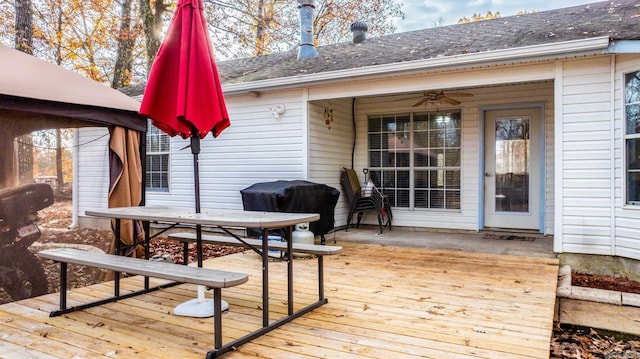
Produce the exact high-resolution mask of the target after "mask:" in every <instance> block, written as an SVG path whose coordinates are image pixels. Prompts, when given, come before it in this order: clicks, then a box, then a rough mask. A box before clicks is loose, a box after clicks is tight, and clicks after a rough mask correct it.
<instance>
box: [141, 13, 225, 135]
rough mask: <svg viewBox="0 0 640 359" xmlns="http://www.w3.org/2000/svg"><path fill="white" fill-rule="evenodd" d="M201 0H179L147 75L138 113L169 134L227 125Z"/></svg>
mask: <svg viewBox="0 0 640 359" xmlns="http://www.w3.org/2000/svg"><path fill="white" fill-rule="evenodd" d="M203 6H204V5H203V0H180V1H179V2H178V5H177V9H176V12H175V14H174V16H173V20H172V21H171V25H170V27H169V31H168V33H167V37H166V39H165V40H164V41H163V43H162V45H161V46H160V49H159V51H158V55H157V56H156V59H155V61H154V64H153V67H152V68H151V72H150V74H149V81H148V82H147V86H146V89H145V92H144V96H143V98H142V104H141V106H140V114H141V115H144V116H147V117H149V118H151V120H152V123H153V125H154V126H156V127H158V128H159V129H161V130H162V131H164V132H166V133H167V134H169V135H170V136H175V135H180V136H181V137H182V138H188V137H192V136H194V135H197V136H198V137H200V138H204V137H205V136H206V135H207V133H209V132H211V133H212V134H213V136H214V137H217V136H218V135H220V133H221V132H222V131H223V130H224V129H225V128H227V127H229V125H230V124H231V123H230V121H229V115H228V113H227V108H226V105H225V102H224V97H223V94H222V88H221V86H220V80H219V77H218V70H217V68H216V64H215V60H214V57H213V51H212V48H211V43H210V41H209V36H208V30H207V22H206V20H205V18H204V12H203V10H204V9H203Z"/></svg>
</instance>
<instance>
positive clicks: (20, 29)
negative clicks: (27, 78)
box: [15, 0, 33, 54]
mask: <svg viewBox="0 0 640 359" xmlns="http://www.w3.org/2000/svg"><path fill="white" fill-rule="evenodd" d="M15 6H16V26H15V30H16V38H15V43H16V49H18V50H20V51H22V52H26V53H27V54H33V12H32V10H31V0H16V5H15Z"/></svg>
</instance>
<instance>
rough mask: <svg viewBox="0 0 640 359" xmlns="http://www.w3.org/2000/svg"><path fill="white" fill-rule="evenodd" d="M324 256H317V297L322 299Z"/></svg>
mask: <svg viewBox="0 0 640 359" xmlns="http://www.w3.org/2000/svg"><path fill="white" fill-rule="evenodd" d="M322 258H324V256H318V299H319V300H323V299H324V260H323V259H322Z"/></svg>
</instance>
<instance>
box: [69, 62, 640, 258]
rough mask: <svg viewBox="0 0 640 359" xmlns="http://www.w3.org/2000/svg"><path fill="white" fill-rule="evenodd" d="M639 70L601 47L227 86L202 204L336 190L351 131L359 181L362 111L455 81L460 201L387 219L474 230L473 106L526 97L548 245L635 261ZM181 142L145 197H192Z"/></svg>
mask: <svg viewBox="0 0 640 359" xmlns="http://www.w3.org/2000/svg"><path fill="white" fill-rule="evenodd" d="M638 69H640V59H638V57H637V56H632V55H615V56H614V55H601V56H592V57H583V58H579V59H567V60H562V61H555V62H540V63H535V64H530V65H524V64H523V65H517V66H516V65H514V66H496V67H492V68H481V69H477V70H469V71H457V72H439V73H431V74H423V75H419V76H418V75H413V76H410V77H409V76H402V75H398V76H394V77H390V78H387V79H369V80H363V81H352V82H346V83H341V84H339V85H336V84H334V85H314V86H311V87H307V88H301V89H290V90H282V91H273V92H269V91H265V92H263V93H261V94H259V96H254V95H251V94H243V95H230V96H227V98H226V99H227V106H228V109H229V112H230V114H231V117H232V119H231V121H232V126H231V127H230V128H228V129H227V130H225V131H224V132H223V133H222V135H221V136H220V137H219V138H217V139H213V138H212V137H211V136H209V137H207V138H206V139H205V140H204V141H203V143H202V153H201V155H200V183H201V198H202V206H203V207H212V208H213V207H215V208H229V209H240V208H242V201H241V196H240V190H241V189H243V188H245V187H248V186H250V185H251V184H253V183H256V182H265V181H274V180H279V179H306V180H310V181H313V182H318V183H325V184H327V185H329V186H332V187H335V188H337V189H339V190H342V188H341V186H340V183H339V175H340V170H341V168H342V167H351V165H352V145H353V135H354V130H355V134H356V137H355V138H356V142H355V150H354V152H353V161H354V162H353V166H354V168H355V169H356V173H357V174H358V175H359V176H360V180H361V181H362V180H363V179H364V178H363V174H362V171H361V170H362V168H364V167H368V158H367V153H368V151H367V116H369V115H371V114H381V113H400V112H407V111H411V110H415V109H413V108H412V105H413V104H414V103H415V102H416V100H415V98H414V99H407V100H405V101H398V99H400V98H406V97H407V95H406V93H407V92H412V91H420V89H425V88H429V89H431V88H433V89H440V88H442V89H445V90H446V88H456V90H455V91H463V92H468V93H472V94H473V97H468V98H461V99H460V100H462V104H461V105H460V106H457V107H455V108H459V109H460V110H461V111H462V118H463V121H462V159H461V163H462V165H461V170H462V183H461V184H462V189H461V190H462V194H461V201H462V202H461V203H462V204H461V209H460V210H459V211H438V210H414V211H409V210H403V209H400V208H397V209H394V225H397V226H406V227H429V228H442V229H463V230H479V229H481V228H482V227H483V224H482V218H481V215H482V205H483V203H482V201H483V197H482V181H483V178H482V176H483V173H484V169H483V168H482V163H483V158H482V153H483V136H484V135H483V125H482V119H483V111H485V110H493V109H508V108H515V107H523V106H533V107H538V108H541V109H542V110H543V116H544V153H543V155H544V189H545V192H544V196H543V197H544V211H543V212H544V222H543V228H542V231H543V232H544V233H545V234H554V235H555V238H556V239H555V245H554V249H555V250H556V251H557V252H563V253H583V254H600V255H617V256H622V257H627V258H636V259H640V231H639V230H638V229H637V228H640V209H638V208H635V206H626V205H625V201H624V186H625V184H624V138H623V134H624V132H623V131H624V124H623V119H624V116H623V112H622V107H623V92H622V91H623V80H622V79H623V75H624V73H626V72H630V71H637V70H638ZM354 98H355V100H354ZM275 105H284V106H285V107H286V112H285V113H284V114H283V115H282V116H280V117H279V118H275V117H274V116H273V114H272V113H271V110H270V107H273V106H275ZM439 109H440V110H446V109H447V108H446V107H443V106H442V105H440V108H439ZM328 110H331V111H330V113H331V116H330V117H329V118H327V115H326V111H328ZM421 110H436V108H433V107H432V108H427V107H425V108H424V109H421ZM353 114H355V122H356V125H355V128H354V126H353ZM327 119H329V120H330V123H329V125H327V124H326V123H325V121H326V120H327ZM100 134H106V130H104V129H81V130H80V135H81V138H80V143H84V142H87V141H89V140H92V139H95V138H96V137H99V136H100ZM106 141H107V139H106V137H105V138H104V139H102V140H101V141H99V142H94V143H92V145H91V146H87V147H86V148H85V149H84V150H83V151H82V152H81V153H82V155H81V156H80V173H79V178H80V195H79V198H80V206H79V207H80V211H79V213H80V214H81V215H82V214H83V213H84V210H85V209H87V208H91V207H96V206H106V193H107V186H108V176H106V175H100V173H101V172H102V173H104V171H106V169H107V168H108V165H107V150H106ZM187 144H188V140H183V139H180V138H172V139H171V155H170V156H171V158H170V166H171V170H170V175H171V177H170V190H169V192H165V193H163V192H148V193H147V204H149V205H172V206H176V205H178V206H184V207H187V208H192V207H193V206H194V199H193V198H194V194H193V168H192V161H193V160H192V155H191V152H190V151H189V150H188V149H186V150H181V148H183V147H185V146H186V145H187ZM101 169H102V170H101ZM335 213H336V216H335V219H336V226H343V225H345V224H346V217H347V204H346V201H345V199H344V198H342V197H341V198H340V200H339V202H338V206H337V207H336V212H335ZM364 222H365V223H370V224H373V223H374V222H375V218H373V216H365V218H364Z"/></svg>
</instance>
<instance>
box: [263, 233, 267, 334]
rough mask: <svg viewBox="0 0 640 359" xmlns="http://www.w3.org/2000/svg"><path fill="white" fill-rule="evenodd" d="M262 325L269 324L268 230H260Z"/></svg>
mask: <svg viewBox="0 0 640 359" xmlns="http://www.w3.org/2000/svg"><path fill="white" fill-rule="evenodd" d="M262 326H263V327H268V326H269V230H267V229H263V230H262Z"/></svg>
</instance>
